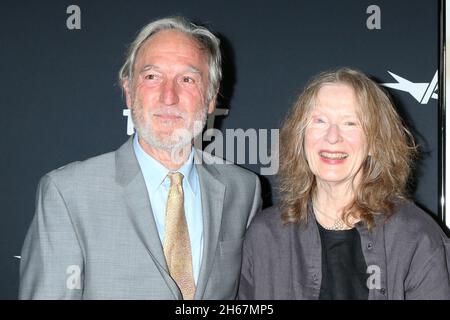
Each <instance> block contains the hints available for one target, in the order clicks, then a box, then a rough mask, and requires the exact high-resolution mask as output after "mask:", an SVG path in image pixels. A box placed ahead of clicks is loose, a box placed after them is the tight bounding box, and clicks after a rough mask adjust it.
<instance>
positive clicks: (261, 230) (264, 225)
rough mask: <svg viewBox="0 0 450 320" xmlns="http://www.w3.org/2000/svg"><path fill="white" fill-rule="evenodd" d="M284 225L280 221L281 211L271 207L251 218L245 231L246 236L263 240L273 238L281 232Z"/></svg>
mask: <svg viewBox="0 0 450 320" xmlns="http://www.w3.org/2000/svg"><path fill="white" fill-rule="evenodd" d="M282 229H284V224H283V221H282V219H281V210H280V209H279V207H277V206H272V207H269V208H266V209H264V210H262V211H260V212H258V213H257V214H256V215H255V217H254V218H253V220H252V222H251V223H250V226H249V228H248V230H247V236H246V237H251V238H261V239H264V238H265V237H267V236H269V235H270V236H272V237H273V236H275V235H276V234H280V233H282V232H283V230H282Z"/></svg>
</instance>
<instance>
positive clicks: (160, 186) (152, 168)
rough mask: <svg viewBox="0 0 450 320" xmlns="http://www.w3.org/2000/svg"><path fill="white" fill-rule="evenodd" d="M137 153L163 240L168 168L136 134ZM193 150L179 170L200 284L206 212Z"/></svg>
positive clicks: (168, 184)
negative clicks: (204, 215) (143, 146)
mask: <svg viewBox="0 0 450 320" xmlns="http://www.w3.org/2000/svg"><path fill="white" fill-rule="evenodd" d="M133 148H134V153H135V154H136V158H137V160H138V162H139V166H140V167H141V170H142V173H143V175H144V180H145V184H146V186H147V192H148V196H149V198H150V203H151V206H152V211H153V216H154V218H155V222H156V227H157V229H158V234H159V239H160V240H161V243H164V232H165V230H164V228H165V221H166V218H165V216H166V202H167V197H168V195H169V188H170V179H169V178H168V177H167V174H168V173H169V172H170V170H169V169H167V168H166V167H164V166H163V165H162V164H161V163H159V162H158V161H156V160H155V159H154V158H152V157H151V156H150V155H149V154H147V153H146V152H145V151H144V150H143V149H142V147H141V145H140V144H139V142H138V136H137V134H135V135H134V140H133ZM193 159H194V150H192V151H191V154H190V155H189V158H188V160H187V161H186V162H185V163H184V164H183V166H182V167H181V168H180V169H179V170H177V171H178V172H180V173H182V174H183V176H184V178H183V193H184V213H185V215H186V222H187V225H188V230H189V239H190V242H191V250H192V271H193V274H194V281H195V283H196V284H197V280H198V275H199V272H200V265H201V261H202V252H203V216H202V201H201V192H200V182H199V179H198V174H197V169H196V168H195V165H194V161H193Z"/></svg>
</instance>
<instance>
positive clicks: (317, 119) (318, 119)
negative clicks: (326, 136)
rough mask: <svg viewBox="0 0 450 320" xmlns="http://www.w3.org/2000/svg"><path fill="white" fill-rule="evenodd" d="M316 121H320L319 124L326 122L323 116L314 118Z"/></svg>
mask: <svg viewBox="0 0 450 320" xmlns="http://www.w3.org/2000/svg"><path fill="white" fill-rule="evenodd" d="M314 123H318V124H321V123H325V119H322V118H315V119H314Z"/></svg>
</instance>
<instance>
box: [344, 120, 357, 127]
mask: <svg viewBox="0 0 450 320" xmlns="http://www.w3.org/2000/svg"><path fill="white" fill-rule="evenodd" d="M344 124H345V125H346V126H351V127H352V126H357V125H358V123H357V122H356V121H347V122H345V123H344Z"/></svg>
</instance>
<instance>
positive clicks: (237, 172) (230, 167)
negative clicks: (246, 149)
mask: <svg viewBox="0 0 450 320" xmlns="http://www.w3.org/2000/svg"><path fill="white" fill-rule="evenodd" d="M196 150H197V152H198V155H199V156H200V157H197V159H196V161H199V163H200V164H205V165H207V166H211V167H213V168H214V169H215V170H217V171H218V172H219V174H220V175H221V176H223V177H225V178H227V177H228V178H231V179H238V180H239V179H240V180H242V179H244V180H251V181H252V182H254V181H255V179H257V175H256V174H255V173H253V172H252V171H250V170H248V169H245V168H242V167H240V166H238V165H236V164H234V163H232V162H230V161H228V160H225V159H222V158H219V157H217V156H214V155H212V154H210V153H207V152H204V151H201V150H198V149H196ZM197 163H198V162H197Z"/></svg>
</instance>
